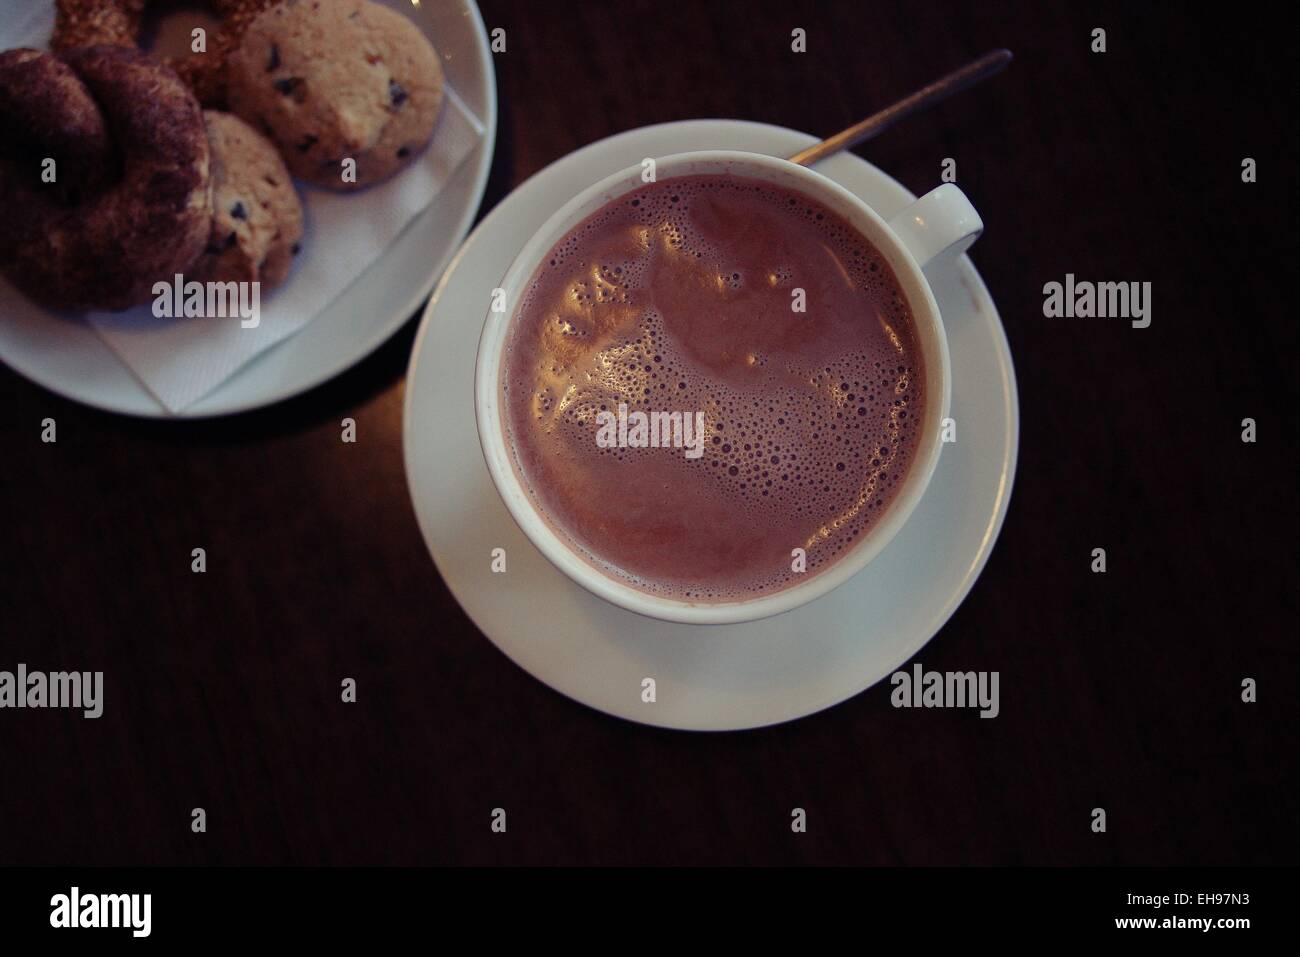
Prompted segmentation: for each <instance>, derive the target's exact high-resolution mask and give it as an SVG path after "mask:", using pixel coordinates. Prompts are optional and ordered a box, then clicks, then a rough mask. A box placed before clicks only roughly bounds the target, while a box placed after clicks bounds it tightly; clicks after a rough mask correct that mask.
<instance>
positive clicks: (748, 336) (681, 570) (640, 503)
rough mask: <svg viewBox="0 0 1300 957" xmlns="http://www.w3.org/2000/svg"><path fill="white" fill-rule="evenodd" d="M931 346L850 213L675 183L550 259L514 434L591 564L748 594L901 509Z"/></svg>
mask: <svg viewBox="0 0 1300 957" xmlns="http://www.w3.org/2000/svg"><path fill="white" fill-rule="evenodd" d="M917 339H918V337H917V335H916V331H915V326H914V322H913V318H912V315H911V310H910V308H909V306H908V303H907V300H906V298H905V296H904V295H903V292H902V289H901V288H900V286H899V283H898V281H897V279H896V278H895V276H894V274H893V271H892V270H891V268H890V266H889V264H888V263H887V262H886V260H885V258H884V256H883V255H882V254H881V253H880V252H879V250H877V249H876V248H875V246H873V245H872V244H871V242H870V241H868V240H867V239H866V238H865V237H863V236H862V235H861V234H860V233H858V232H857V231H856V230H855V229H854V228H853V227H851V226H850V225H849V224H848V223H847V222H846V221H845V220H844V219H843V218H842V217H841V216H839V215H837V214H836V213H834V212H832V211H831V210H830V209H828V208H826V207H825V206H824V205H822V204H820V203H818V202H815V201H813V200H812V199H810V198H808V197H806V196H804V195H803V194H801V193H797V192H794V191H791V190H787V189H783V188H781V187H778V186H774V185H772V184H770V183H767V182H764V181H760V180H757V179H750V178H745V177H740V176H734V175H700V176H688V177H676V178H673V179H669V180H665V181H663V182H661V183H652V184H650V185H647V186H644V187H641V188H639V189H637V190H634V191H633V192H630V193H627V194H625V195H623V196H621V197H619V198H618V199H617V200H615V201H613V202H612V203H610V204H608V205H607V206H605V207H603V208H602V209H601V210H599V211H598V212H597V213H596V214H595V215H593V216H591V217H590V218H588V219H587V220H585V221H584V222H582V223H581V224H579V225H578V226H577V227H576V228H574V229H573V230H571V231H570V232H569V233H568V234H567V235H566V236H565V237H564V238H563V239H562V240H561V241H560V242H559V243H557V244H556V245H555V247H554V248H553V249H552V250H551V251H550V253H549V254H548V255H547V256H546V257H544V259H543V260H542V263H541V265H540V267H539V268H538V270H537V271H536V273H535V274H534V275H533V277H532V278H531V280H530V281H529V283H528V285H527V286H526V289H525V292H524V295H523V297H522V301H521V302H520V303H519V305H518V308H517V309H516V310H515V314H514V316H513V318H512V321H511V326H510V329H509V332H508V335H507V342H506V352H505V355H504V361H503V366H502V373H501V389H502V400H503V401H502V407H503V420H504V421H503V424H504V426H505V429H506V435H507V439H508V443H509V446H510V449H511V453H512V457H513V459H514V465H515V468H516V470H517V472H518V474H519V476H520V478H521V479H522V484H523V485H524V486H525V488H527V489H528V490H529V494H530V495H531V496H532V498H533V500H534V502H535V504H536V506H537V508H538V511H539V512H540V514H541V515H542V516H544V517H545V519H546V520H547V521H548V523H549V524H550V525H551V526H552V527H553V528H554V529H555V530H556V531H557V532H558V533H559V534H560V536H561V537H562V538H564V539H565V540H567V541H568V542H569V543H570V545H571V546H572V547H573V548H574V549H575V550H576V551H577V552H578V553H579V554H581V555H583V556H584V557H585V558H586V559H587V560H588V561H590V562H591V563H592V564H593V565H595V566H596V567H598V568H600V569H602V570H604V571H605V572H606V573H607V574H610V575H612V576H614V577H616V578H618V579H620V580H622V581H625V582H626V583H628V584H630V585H632V586H633V587H636V588H639V589H642V590H644V591H647V592H650V593H653V594H657V595H661V596H664V597H668V598H675V599H679V600H685V601H697V602H720V601H736V600H743V599H747V598H753V597H756V596H760V595H766V594H770V593H773V592H777V591H780V590H781V589H783V588H787V587H790V586H792V585H795V584H798V583H799V582H801V581H803V580H805V579H806V578H807V577H808V576H810V575H813V574H816V573H817V572H819V571H823V570H825V569H826V568H827V567H829V566H830V565H831V564H833V563H834V562H835V561H836V560H837V559H838V558H840V557H841V556H843V555H844V554H846V552H847V551H848V550H849V549H850V548H851V547H852V546H853V545H854V544H855V543H856V542H857V541H858V540H860V539H861V538H862V537H863V536H864V534H865V533H866V532H868V531H869V530H870V529H871V528H872V527H873V526H874V525H875V523H876V522H877V521H878V520H879V518H880V516H881V515H882V514H884V512H885V511H886V510H887V509H888V508H889V506H890V503H891V501H892V498H893V496H894V492H895V490H896V489H897V488H898V487H899V486H900V485H901V483H902V478H903V476H904V475H905V474H906V473H907V470H908V468H909V467H910V466H911V463H912V460H913V459H914V457H915V453H916V450H917V445H918V439H919V436H920V434H921V432H922V430H923V429H924V428H926V427H927V424H926V423H924V422H922V421H921V419H922V418H923V409H924V396H923V394H922V389H923V368H924V367H923V357H922V356H921V354H920V351H919V346H918V342H917ZM701 426H702V429H703V432H702V435H701V434H700V432H699V429H700V427H701ZM701 450H702V451H701ZM797 550H801V551H797Z"/></svg>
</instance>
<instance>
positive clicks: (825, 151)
mask: <svg viewBox="0 0 1300 957" xmlns="http://www.w3.org/2000/svg"><path fill="white" fill-rule="evenodd" d="M1010 62H1011V51H1010V50H993V51H992V52H990V53H986V54H984V55H983V56H982V57H980V58H979V59H978V60H974V61H972V62H971V63H967V64H966V65H965V66H964V67H962V68H961V69H959V70H954V71H953V72H952V73H949V74H948V75H947V76H943V77H940V78H939V79H937V80H935V81H934V82H933V83H931V84H930V85H929V86H924V87H922V88H921V89H919V90H917V91H916V92H915V93H912V94H910V95H908V96H905V97H903V98H902V99H901V100H899V101H898V102H897V103H895V104H893V105H892V106H887V107H885V108H884V109H883V110H881V111H880V112H879V113H875V114H873V115H871V116H868V117H867V118H866V119H865V120H863V121H862V122H861V123H855V124H854V125H853V126H850V127H849V128H848V129H847V130H843V131H841V132H839V133H836V134H835V135H834V136H832V137H830V138H829V139H824V140H822V141H821V142H820V143H814V144H813V145H812V146H810V147H808V148H807V149H805V150H800V151H799V152H798V153H795V154H794V155H793V156H791V157H790V162H792V163H798V164H799V165H801V166H811V165H813V164H814V163H816V162H817V161H818V160H820V159H824V158H825V157H827V156H830V155H831V154H832V153H838V152H839V151H840V150H846V149H849V148H850V147H853V146H857V145H858V144H859V143H861V142H862V141H863V140H867V139H870V138H871V137H873V136H875V135H876V134H877V133H881V132H883V131H884V130H887V129H889V127H891V126H893V125H894V124H895V123H896V122H898V121H899V120H901V119H903V118H904V117H907V116H911V115H912V114H913V113H916V112H917V111H918V110H923V109H925V108H926V107H929V106H933V105H934V104H936V103H939V102H941V101H943V100H946V99H947V98H948V97H950V96H952V95H953V94H954V93H960V92H961V91H962V90H964V89H966V88H967V87H970V86H974V85H975V84H976V83H978V82H980V81H981V80H986V79H988V78H989V77H991V76H993V75H994V74H995V73H998V72H1000V71H1001V70H1002V68H1003V67H1005V66H1006V65H1007V64H1008V63H1010Z"/></svg>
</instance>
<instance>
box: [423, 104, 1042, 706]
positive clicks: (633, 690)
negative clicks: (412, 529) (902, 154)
mask: <svg viewBox="0 0 1300 957" xmlns="http://www.w3.org/2000/svg"><path fill="white" fill-rule="evenodd" d="M812 142H814V138H813V137H811V136H808V135H806V134H803V133H797V132H795V131H793V130H787V129H782V128H780V127H773V126H765V125H762V124H758V123H746V122H739V121H734V120H694V121H689V122H682V123H670V124H665V125H662V126H652V127H647V128H645V129H640V130H632V131H630V132H627V133H623V134H620V135H618V136H614V137H611V138H610V139H607V140H602V141H601V142H599V143H594V144H592V145H591V146H588V147H586V148H584V149H581V150H579V151H578V152H576V153H573V154H571V155H569V156H566V157H565V158H564V159H562V160H560V161H558V162H556V163H554V164H552V165H551V166H548V167H547V168H546V169H544V170H542V171H541V172H540V173H538V174H537V175H536V176H534V177H533V178H532V179H530V180H529V181H528V182H526V183H525V184H524V185H522V186H520V187H519V188H518V189H517V190H515V192H514V193H512V194H511V195H510V196H509V197H508V198H507V199H506V200H505V201H504V202H502V203H501V204H500V205H499V206H498V207H497V208H496V209H495V210H493V211H492V213H491V215H489V216H488V217H487V218H486V219H484V220H483V222H482V223H480V224H479V226H478V228H477V229H475V231H474V233H473V234H472V235H471V236H470V238H469V240H468V241H467V242H466V244H465V245H464V247H462V249H461V251H460V253H459V254H458V255H457V257H456V259H455V260H454V261H453V262H452V264H451V266H450V267H449V268H448V270H447V273H446V274H445V275H444V276H443V279H442V282H441V283H440V284H439V286H438V288H437V290H436V291H435V292H434V295H433V298H432V299H431V300H430V302H429V305H428V308H427V309H426V310H425V315H424V319H423V321H422V323H421V326H420V332H419V336H418V338H417V339H416V342H415V348H414V351H413V353H412V355H411V366H410V370H409V372H408V376H407V384H406V409H405V421H404V428H403V438H404V442H405V450H406V472H407V481H408V482H409V483H410V488H411V497H412V499H413V501H414V503H415V511H416V515H417V516H418V518H419V522H420V528H421V530H422V531H423V532H424V537H425V541H426V542H427V543H428V545H429V551H430V552H431V553H432V554H433V559H434V562H435V563H436V564H437V566H438V570H439V571H440V572H441V573H442V576H443V579H444V580H445V581H446V583H447V586H448V587H449V588H450V589H451V591H452V593H453V594H455V596H456V598H457V599H458V600H459V601H460V603H461V606H462V607H463V608H464V609H465V611H466V613H467V614H468V615H469V616H470V618H472V619H473V620H474V623H475V624H476V625H478V627H479V628H480V629H481V630H482V631H483V633H484V634H485V635H487V637H488V638H489V639H491V640H492V642H493V643H494V644H496V646H497V647H498V648H500V649H501V650H502V651H503V652H505V654H506V655H508V656H509V657H510V658H511V659H512V660H513V661H514V662H515V663H516V664H518V665H519V666H520V667H522V668H524V669H525V670H526V671H528V672H529V673H530V674H532V675H533V676H535V677H536V678H538V679H539V680H541V681H543V682H545V683H546V684H548V685H550V686H551V687H552V688H554V689H555V690H557V691H559V692H561V693H563V694H566V695H568V696H569V697H571V698H574V699H576V700H577V701H580V702H582V703H584V704H587V705H590V706H591V707H593V708H597V709H599V710H601V711H604V712H607V713H609V714H612V715H617V716H619V717H622V718H627V719H629V720H632V721H639V722H643V723H646V724H653V725H660V726H663V727H670V728H685V729H694V730H729V729H739V728H751V727H758V726H761V725H768V724H775V723H778V722H781V721H789V720H791V719H793V718H798V717H801V716H803V715H808V714H812V713H813V712H815V711H820V710H821V709H823V708H827V707H830V706H831V705H833V704H836V703H838V702H840V701H843V700H845V699H846V698H849V697H852V696H853V695H855V694H857V693H858V692H860V691H863V690H864V689H866V688H868V687H870V686H871V685H873V684H875V683H876V682H877V681H879V680H880V679H881V678H883V677H885V676H886V675H888V674H890V673H891V672H893V671H895V670H897V669H898V668H899V667H900V666H901V665H903V664H904V663H906V662H907V661H908V659H910V658H911V657H912V656H913V655H915V654H916V653H917V651H919V650H920V648H921V647H922V646H923V645H924V644H925V643H926V642H927V641H928V640H929V639H930V638H931V637H932V636H933V635H934V634H935V632H937V631H938V630H939V628H940V627H942V625H943V623H944V622H945V621H947V620H948V617H949V616H950V615H951V614H952V613H953V611H954V610H955V609H956V608H957V606H958V605H959V604H960V603H961V600H962V599H963V598H964V597H965V596H966V593H967V592H968V591H970V588H971V586H972V585H973V584H974V583H975V579H976V577H978V575H979V573H980V570H981V569H982V568H983V567H984V563H985V561H986V560H987V559H988V556H989V552H990V550H991V549H992V547H993V542H994V541H995V540H996V538H997V535H998V531H999V529H1000V528H1001V527H1002V519H1003V517H1004V516H1005V514H1006V510H1007V502H1008V500H1009V498H1010V495H1011V482H1012V478H1013V476H1014V475H1015V466H1016V450H1017V446H1018V434H1019V411H1018V406H1017V402H1016V385H1015V373H1014V370H1013V369H1012V366H1011V355H1010V352H1009V351H1008V349H1007V341H1006V336H1005V335H1004V333H1003V330H1002V323H1001V320H1000V319H999V318H998V314H997V309H996V308H995V307H994V305H993V301H992V300H991V299H990V298H989V294H988V291H987V290H986V289H985V288H984V284H983V282H982V281H981V280H980V277H979V275H978V274H977V273H976V272H975V268H974V267H973V266H972V265H971V263H970V261H969V260H968V259H967V258H966V257H962V259H961V260H960V261H958V262H957V263H955V264H954V263H949V264H948V265H947V266H944V267H941V268H939V270H938V271H937V272H936V273H935V274H933V275H930V276H929V278H930V281H931V284H932V285H933V287H934V292H935V298H936V299H937V300H938V302H939V306H940V309H941V311H942V313H943V317H944V323H945V326H946V328H947V332H948V339H949V344H950V347H951V352H952V372H953V398H952V409H953V413H952V414H953V417H954V419H956V421H957V442H956V443H955V444H951V445H947V446H945V447H944V451H943V455H942V457H941V458H940V460H939V467H938V471H937V472H936V473H935V476H934V479H933V481H932V482H931V484H930V487H929V489H928V490H927V492H926V494H925V498H924V499H922V501H921V503H920V505H919V506H918V507H917V509H916V511H915V512H914V513H913V515H912V517H911V518H910V519H909V521H908V523H907V525H906V527H905V528H904V529H903V530H902V531H901V532H900V533H899V534H898V536H897V537H896V538H895V539H894V540H893V542H891V543H890V545H889V547H888V548H887V549H885V551H884V552H883V553H882V554H881V555H880V556H879V557H878V558H877V559H876V560H875V561H873V562H872V563H871V564H870V565H869V566H868V567H867V568H866V569H865V570H864V571H863V572H862V573H861V574H860V575H858V576H857V577H856V578H854V579H852V580H850V581H849V582H848V583H846V584H844V585H841V586H840V587H839V588H838V589H836V590H835V591H833V592H831V593H830V594H828V595H826V596H825V597H823V598H821V599H819V600H817V601H815V602H813V603H811V604H809V605H806V606H804V607H802V608H798V609H795V610H794V611H791V612H787V613H785V614H782V615H778V616H776V617H774V618H768V619H765V620H763V621H758V622H752V623H748V624H742V625H719V626H707V625H705V626H701V625H675V624H667V623H664V622H658V621H654V620H652V619H649V618H644V617H642V616H640V615H636V614H633V613H631V612H628V611H624V610H622V609H620V608H616V607H615V606H613V605H610V604H607V603H606V602H604V601H602V600H601V599H599V598H596V597H594V596H592V595H590V594H588V593H587V592H585V591H583V590H582V589H581V588H579V587H578V586H577V585H576V584H574V583H573V582H572V581H570V580H569V579H568V578H566V577H565V576H564V575H563V574H561V573H560V572H559V571H557V570H556V569H555V568H554V567H553V566H552V565H551V564H550V563H549V562H547V560H546V559H545V558H543V557H542V555H541V553H540V552H538V551H537V550H536V549H535V548H534V547H533V546H532V544H531V543H530V542H529V541H528V539H527V538H525V537H524V535H523V533H522V532H521V531H520V530H519V528H518V527H517V526H516V525H515V524H514V522H513V520H512V519H511V518H510V515H509V513H508V512H507V511H506V508H505V506H504V505H503V504H502V502H501V499H500V498H499V497H498V495H497V492H496V489H495V488H494V487H493V485H492V481H491V479H490V478H489V477H488V472H487V467H486V466H485V465H484V462H483V454H482V451H481V449H480V446H479V441H478V435H477V431H476V429H475V422H474V390H473V378H474V359H475V353H476V351H477V347H478V340H479V333H480V331H481V329H482V326H483V319H484V317H485V315H486V314H487V309H488V305H489V301H490V296H491V290H492V289H493V287H495V286H497V285H498V284H499V283H500V280H501V278H502V276H503V275H504V274H505V271H506V268H507V267H508V266H509V265H510V262H511V260H512V259H513V258H514V257H515V255H516V253H517V252H518V251H519V249H520V247H521V246H522V245H523V243H524V241H525V240H526V239H527V237H528V236H530V235H531V234H532V233H533V232H534V231H535V230H536V229H537V228H538V227H539V226H540V225H541V224H542V222H543V221H544V220H545V219H546V218H547V216H549V215H550V214H551V213H552V212H554V211H555V210H556V209H557V208H558V207H559V206H560V204H562V203H563V202H565V201H566V200H567V199H569V198H570V197H571V196H574V195H576V194H577V193H578V192H579V191H580V190H581V189H582V188H583V187H585V186H587V185H588V184H590V183H592V182H595V181H596V180H598V179H600V178H602V177H604V176H606V175H608V174H610V173H614V172H616V171H618V170H620V169H622V168H624V167H628V166H632V165H634V164H636V163H639V162H640V161H641V160H642V159H643V158H644V157H647V156H664V155H667V154H669V153H677V152H682V151H685V150H690V149H702V148H706V147H707V148H716V149H738V150H752V151H753V152H757V153H768V154H771V155H777V156H788V155H790V154H792V153H794V152H796V151H797V150H799V149H802V148H803V147H805V146H808V145H809V144H811V143H812ZM817 168H818V170H819V171H821V172H823V173H825V174H826V175H827V176H829V177H830V178H831V179H833V180H835V181H836V182H838V183H840V184H841V185H843V186H845V187H846V188H848V189H850V190H852V191H853V192H855V193H857V194H858V195H859V196H861V197H862V198H863V199H865V200H866V201H867V202H868V203H870V204H871V205H872V206H873V207H874V208H875V209H876V211H877V212H879V213H880V214H881V215H882V216H884V217H885V218H886V219H888V218H889V217H890V216H892V215H893V214H894V213H896V212H898V211H899V210H900V209H902V208H903V207H904V206H906V205H907V204H908V203H909V202H911V201H912V199H913V198H914V197H913V196H912V194H911V193H909V192H908V191H907V190H905V189H904V188H903V187H902V186H901V185H899V184H898V183H896V182H895V181H894V180H892V179H890V178H889V177H888V176H886V175H885V174H884V173H882V172H880V171H879V170H878V169H876V168H875V167H874V166H871V165H870V164H869V163H867V162H865V161H863V160H861V159H858V158H857V157H855V156H852V155H849V154H841V155H839V156H836V157H832V158H831V159H828V160H825V161H824V162H822V163H821V164H819V165H818V167H817ZM981 243H982V244H983V245H984V247H990V246H994V245H996V243H997V236H996V235H992V236H985V237H984V238H983V239H982V240H981ZM991 254H992V253H991ZM498 547H501V548H504V549H505V550H506V556H507V564H506V569H507V570H506V573H505V574H494V573H493V572H492V571H491V552H492V549H494V548H498ZM645 678H653V679H655V684H656V697H657V700H656V701H655V703H653V704H647V703H644V702H643V701H642V681H643V679H645Z"/></svg>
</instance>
